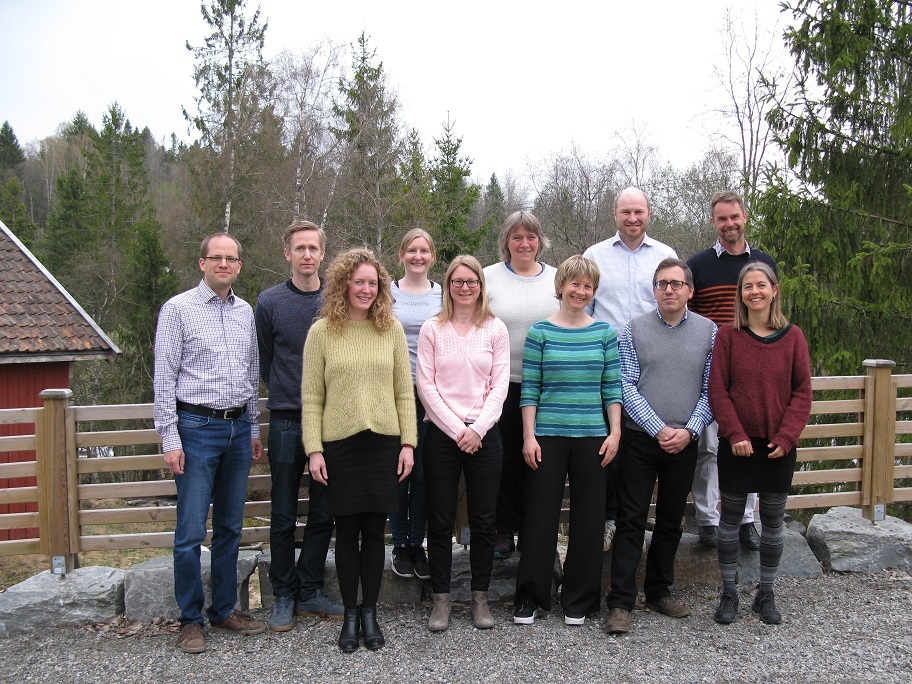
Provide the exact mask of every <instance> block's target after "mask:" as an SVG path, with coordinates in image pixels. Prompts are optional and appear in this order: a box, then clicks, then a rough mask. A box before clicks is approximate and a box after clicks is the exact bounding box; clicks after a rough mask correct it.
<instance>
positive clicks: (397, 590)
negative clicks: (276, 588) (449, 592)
mask: <svg viewBox="0 0 912 684" xmlns="http://www.w3.org/2000/svg"><path fill="white" fill-rule="evenodd" d="M392 552H393V551H392V547H391V546H387V547H386V560H385V561H384V570H383V583H382V584H381V585H380V602H381V603H418V602H419V601H421V598H422V589H423V587H424V584H425V582H423V581H422V580H420V579H405V578H403V577H399V576H398V575H395V574H393V571H392V570H390V564H391V563H392ZM300 553H301V550H300V549H295V562H297V560H298V556H299V555H300ZM271 565H272V552H271V551H270V550H268V549H267V550H266V551H264V552H263V553H261V554H260V557H259V559H258V560H257V570H258V571H259V576H260V601H261V602H262V604H263V607H264V608H270V609H271V608H272V604H273V602H274V600H275V597H274V596H273V595H272V582H270V581H269V567H270V566H271ZM323 591H324V593H325V594H326V595H327V596H329V597H330V598H331V599H332V600H334V601H339V602H341V601H342V596H341V595H340V594H339V576H338V574H336V551H335V549H334V548H331V549H330V550H329V552H328V553H327V554H326V565H325V570H324V575H323ZM428 591H430V590H428ZM358 596H359V600H360V592H359V593H358Z"/></svg>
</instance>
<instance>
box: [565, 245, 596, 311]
mask: <svg viewBox="0 0 912 684" xmlns="http://www.w3.org/2000/svg"><path fill="white" fill-rule="evenodd" d="M573 278H588V279H589V280H591V281H592V294H593V295H594V294H595V293H596V292H597V291H598V286H599V279H600V278H601V273H600V271H599V267H598V265H597V264H596V263H595V262H594V261H592V259H587V258H586V257H584V256H580V255H579V254H574V255H573V256H572V257H569V258H568V259H565V260H564V262H563V263H562V264H561V265H560V266H558V267H557V273H555V274H554V296H555V297H557V299H558V301H561V300H563V295H561V288H563V287H564V285H566V284H567V281H568V280H571V279H573Z"/></svg>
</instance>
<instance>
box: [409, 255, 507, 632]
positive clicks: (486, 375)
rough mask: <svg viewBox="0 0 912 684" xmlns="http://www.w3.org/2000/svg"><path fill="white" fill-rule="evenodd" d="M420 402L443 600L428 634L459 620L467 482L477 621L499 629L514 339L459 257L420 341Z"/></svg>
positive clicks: (431, 530)
mask: <svg viewBox="0 0 912 684" xmlns="http://www.w3.org/2000/svg"><path fill="white" fill-rule="evenodd" d="M416 375H417V381H418V396H419V397H420V398H421V403H422V404H424V408H425V411H426V418H425V420H429V421H430V425H429V426H428V431H427V435H426V436H425V442H424V480H425V490H426V494H427V516H428V533H427V547H428V561H429V562H430V566H431V590H432V592H433V593H432V598H433V602H434V607H433V610H432V611H431V616H430V619H429V620H428V629H430V630H431V631H432V632H439V631H443V630H445V629H446V628H447V626H448V625H449V618H450V572H451V566H452V561H453V526H454V524H455V522H456V506H457V500H458V490H459V478H460V475H464V476H465V486H466V498H467V504H468V514H469V529H470V531H471V535H472V540H471V545H470V549H471V550H470V552H469V560H470V565H471V569H472V605H471V612H472V620H473V622H474V624H475V627H477V628H478V629H490V628H491V627H493V626H494V619H493V618H492V617H491V611H490V610H489V608H488V585H489V583H490V581H491V568H492V566H493V564H494V539H495V536H496V527H495V513H496V508H497V491H498V487H499V485H500V471H501V466H502V461H503V447H502V445H501V441H500V432H499V431H498V430H497V429H496V424H497V421H498V419H499V418H500V412H501V407H502V406H503V402H504V398H505V397H506V396H507V385H508V383H509V381H510V338H509V335H508V333H507V328H506V326H505V325H504V324H503V322H501V321H500V319H498V318H495V317H494V316H493V315H492V314H491V310H490V308H489V307H488V297H487V293H486V292H485V276H484V272H483V271H482V268H481V264H480V263H478V260H477V259H476V258H475V257H473V256H468V255H460V256H457V257H455V258H454V259H453V261H452V262H451V263H450V267H449V268H448V269H447V273H446V277H445V279H444V287H443V310H442V311H441V312H440V313H439V314H438V315H437V316H434V317H433V318H431V319H428V320H427V321H425V323H424V325H422V326H421V332H420V333H419V335H418V360H417V364H416Z"/></svg>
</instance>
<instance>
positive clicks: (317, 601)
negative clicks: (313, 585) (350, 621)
mask: <svg viewBox="0 0 912 684" xmlns="http://www.w3.org/2000/svg"><path fill="white" fill-rule="evenodd" d="M344 614H345V608H343V607H342V604H341V603H336V602H335V601H333V600H332V599H331V598H329V596H327V595H326V594H324V593H323V590H322V589H317V590H316V591H315V592H314V593H313V595H311V597H310V598H308V599H305V600H300V599H299V600H297V601H295V615H300V616H301V617H321V618H326V619H328V620H341V619H342V616H343V615H344Z"/></svg>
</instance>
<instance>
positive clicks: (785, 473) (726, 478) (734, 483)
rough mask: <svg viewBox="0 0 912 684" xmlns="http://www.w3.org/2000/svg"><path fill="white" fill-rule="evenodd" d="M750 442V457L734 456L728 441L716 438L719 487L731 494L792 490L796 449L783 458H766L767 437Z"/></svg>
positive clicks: (784, 492) (779, 492)
mask: <svg viewBox="0 0 912 684" xmlns="http://www.w3.org/2000/svg"><path fill="white" fill-rule="evenodd" d="M751 444H752V445H753V447H754V453H753V454H752V455H751V456H735V455H734V454H733V453H732V450H731V443H730V442H729V441H728V440H727V439H725V438H724V437H721V436H720V437H719V456H718V466H719V489H720V490H721V491H723V492H730V493H732V494H750V493H752V492H760V493H764V494H777V493H778V494H789V493H791V491H792V475H793V474H794V473H795V462H796V461H797V458H798V452H797V450H796V449H792V450H791V451H789V452H788V453H786V454H785V456H783V457H782V458H769V453H770V451H772V449H770V448H769V447H768V446H767V444H769V440H768V439H762V438H758V437H751Z"/></svg>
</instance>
